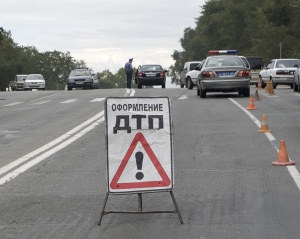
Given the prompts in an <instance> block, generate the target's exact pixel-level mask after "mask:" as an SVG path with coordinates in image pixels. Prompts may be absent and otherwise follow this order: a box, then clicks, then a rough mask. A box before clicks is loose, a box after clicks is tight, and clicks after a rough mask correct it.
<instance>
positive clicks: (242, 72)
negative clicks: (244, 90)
mask: <svg viewBox="0 0 300 239" xmlns="http://www.w3.org/2000/svg"><path fill="white" fill-rule="evenodd" d="M249 74H250V71H249V70H246V71H239V72H238V74H237V76H239V77H248V76H249Z"/></svg>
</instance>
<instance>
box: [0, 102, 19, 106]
mask: <svg viewBox="0 0 300 239" xmlns="http://www.w3.org/2000/svg"><path fill="white" fill-rule="evenodd" d="M22 103H23V102H14V103H10V104H8V105H3V106H14V105H19V104H22Z"/></svg>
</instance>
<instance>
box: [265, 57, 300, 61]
mask: <svg viewBox="0 0 300 239" xmlns="http://www.w3.org/2000/svg"><path fill="white" fill-rule="evenodd" d="M278 60H293V61H295V60H296V61H299V60H300V59H297V58H295V59H294V58H279V59H272V60H271V61H278Z"/></svg>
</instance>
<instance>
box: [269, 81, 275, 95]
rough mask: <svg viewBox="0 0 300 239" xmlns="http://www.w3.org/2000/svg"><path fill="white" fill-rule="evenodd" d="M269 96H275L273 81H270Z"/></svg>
mask: <svg viewBox="0 0 300 239" xmlns="http://www.w3.org/2000/svg"><path fill="white" fill-rule="evenodd" d="M268 95H275V94H274V88H273V82H272V81H270V88H269V94H268Z"/></svg>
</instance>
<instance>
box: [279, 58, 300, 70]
mask: <svg viewBox="0 0 300 239" xmlns="http://www.w3.org/2000/svg"><path fill="white" fill-rule="evenodd" d="M294 65H300V61H299V60H278V61H277V62H276V66H275V68H285V67H294Z"/></svg>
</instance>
